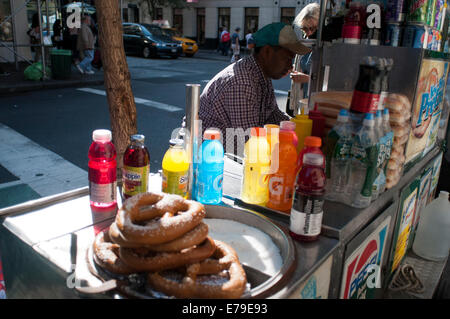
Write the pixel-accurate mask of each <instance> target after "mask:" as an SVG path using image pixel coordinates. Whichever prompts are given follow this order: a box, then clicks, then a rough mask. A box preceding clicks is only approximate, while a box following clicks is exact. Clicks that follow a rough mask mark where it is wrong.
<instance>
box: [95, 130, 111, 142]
mask: <svg viewBox="0 0 450 319" xmlns="http://www.w3.org/2000/svg"><path fill="white" fill-rule="evenodd" d="M111 139H112V134H111V131H110V130H95V131H94V132H93V133H92V140H94V141H95V142H110V141H111Z"/></svg>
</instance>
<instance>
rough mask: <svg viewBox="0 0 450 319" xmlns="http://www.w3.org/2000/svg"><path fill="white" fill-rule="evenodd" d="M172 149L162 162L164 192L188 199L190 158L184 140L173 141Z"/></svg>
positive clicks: (167, 152) (171, 142) (171, 143)
mask: <svg viewBox="0 0 450 319" xmlns="http://www.w3.org/2000/svg"><path fill="white" fill-rule="evenodd" d="M169 143H170V148H169V149H168V150H167V151H166V153H165V154H164V158H163V161H162V171H163V174H162V191H163V192H164V193H169V194H177V195H180V196H183V197H184V198H186V197H187V187H188V182H189V157H188V155H187V152H186V150H185V149H184V147H183V144H184V142H183V140H181V139H171V140H170V141H169Z"/></svg>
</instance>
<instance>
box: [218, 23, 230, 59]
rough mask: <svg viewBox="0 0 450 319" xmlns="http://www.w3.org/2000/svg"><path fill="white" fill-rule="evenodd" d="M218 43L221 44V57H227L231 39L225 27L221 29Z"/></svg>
mask: <svg viewBox="0 0 450 319" xmlns="http://www.w3.org/2000/svg"><path fill="white" fill-rule="evenodd" d="M220 41H221V42H222V55H224V56H227V55H228V51H229V50H230V41H231V37H230V32H228V30H227V28H225V27H223V31H222V34H221V35H220Z"/></svg>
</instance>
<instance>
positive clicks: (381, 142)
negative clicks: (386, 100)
mask: <svg viewBox="0 0 450 319" xmlns="http://www.w3.org/2000/svg"><path fill="white" fill-rule="evenodd" d="M375 134H376V137H377V143H378V150H379V153H378V157H377V167H376V170H377V176H376V178H375V181H374V182H373V185H372V198H371V201H374V200H376V199H377V198H378V196H379V194H380V188H381V184H382V179H383V178H384V179H386V177H385V176H384V172H383V171H382V170H381V167H382V166H383V163H384V153H385V152H384V149H385V144H386V141H385V136H384V130H383V116H382V114H381V111H380V110H377V112H376V113H375Z"/></svg>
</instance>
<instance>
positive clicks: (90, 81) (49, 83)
mask: <svg viewBox="0 0 450 319" xmlns="http://www.w3.org/2000/svg"><path fill="white" fill-rule="evenodd" d="M246 55H248V53H247V52H243V54H242V55H241V56H242V57H244V56H246ZM181 58H183V59H191V58H187V57H184V56H181ZM194 58H197V59H204V60H216V61H222V62H230V60H231V56H230V55H228V56H223V55H222V54H221V53H219V52H217V50H203V49H200V50H199V51H198V52H197V53H196V54H195V55H194ZM28 65H29V64H27V63H20V65H19V71H17V70H16V69H15V65H14V64H8V65H4V64H2V69H4V70H3V71H5V72H6V73H7V74H0V95H6V94H16V93H22V92H28V91H33V90H40V89H59V88H67V87H82V86H89V85H101V84H103V83H104V78H103V69H100V70H96V69H94V70H95V74H93V75H87V74H80V73H79V72H78V70H77V69H76V68H75V66H73V65H72V74H71V77H70V79H67V80H55V79H51V78H50V79H48V80H45V81H42V80H41V81H30V80H26V79H25V78H24V75H23V71H24V70H25V68H26V67H27V66H28Z"/></svg>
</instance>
